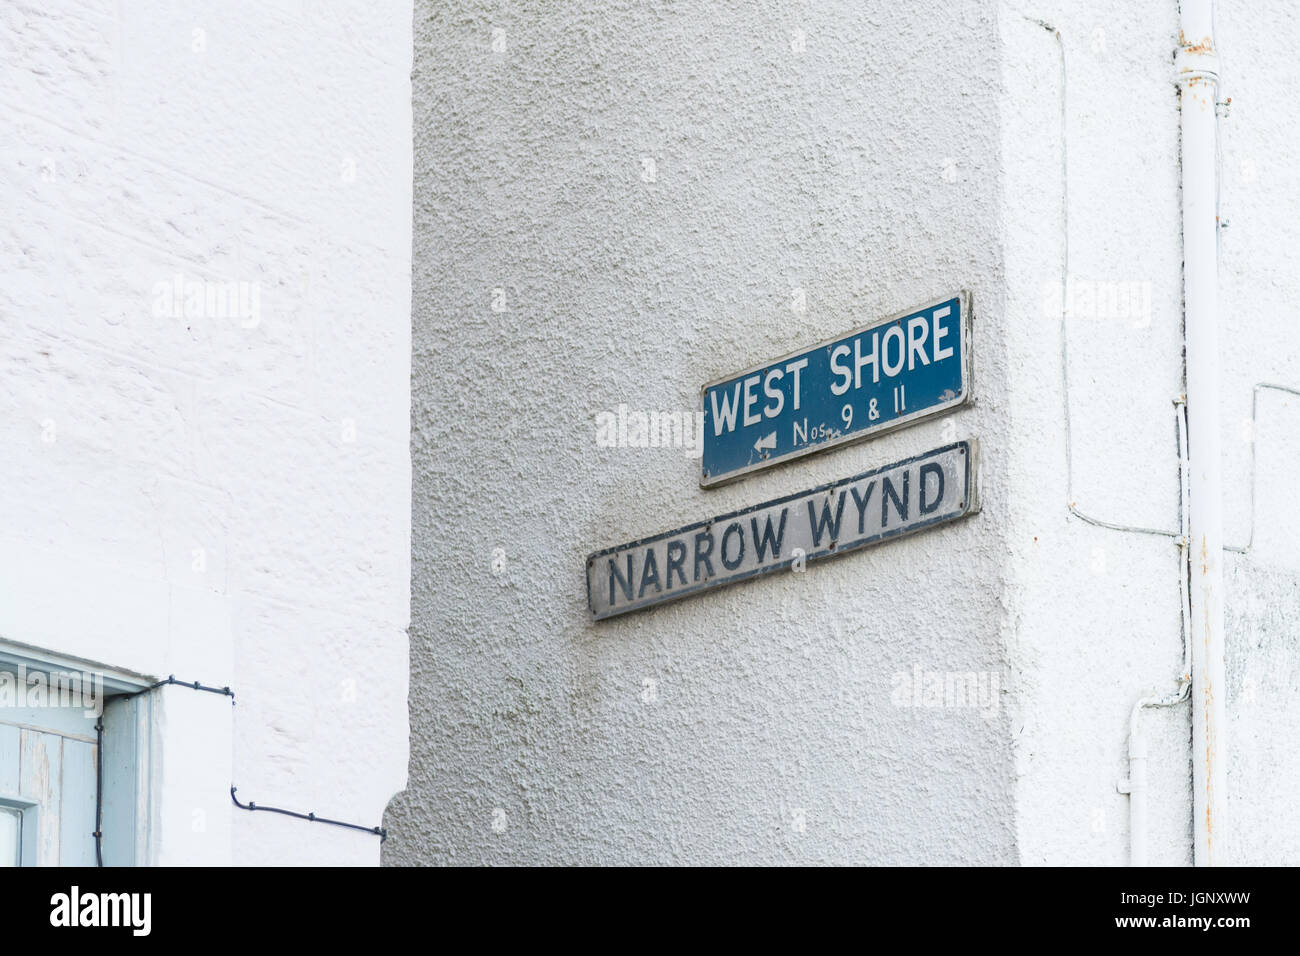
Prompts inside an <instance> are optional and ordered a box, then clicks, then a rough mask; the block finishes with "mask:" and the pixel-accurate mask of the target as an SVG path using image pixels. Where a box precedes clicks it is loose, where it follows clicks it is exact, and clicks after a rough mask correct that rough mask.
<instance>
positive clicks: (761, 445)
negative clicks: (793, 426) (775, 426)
mask: <svg viewBox="0 0 1300 956" xmlns="http://www.w3.org/2000/svg"><path fill="white" fill-rule="evenodd" d="M765 448H770V449H771V450H772V451H776V432H772V434H770V435H767V436H766V437H763V438H760V439H759V440H758V441H756V442H754V451H762V450H763V449H765Z"/></svg>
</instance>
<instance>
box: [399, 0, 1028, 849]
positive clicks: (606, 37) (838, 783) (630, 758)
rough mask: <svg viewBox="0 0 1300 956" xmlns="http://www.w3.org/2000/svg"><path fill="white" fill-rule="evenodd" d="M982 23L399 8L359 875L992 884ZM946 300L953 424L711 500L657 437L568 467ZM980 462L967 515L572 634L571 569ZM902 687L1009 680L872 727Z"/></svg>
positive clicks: (994, 659) (1003, 410)
mask: <svg viewBox="0 0 1300 956" xmlns="http://www.w3.org/2000/svg"><path fill="white" fill-rule="evenodd" d="M995 14H996V8H995V7H994V6H993V5H991V4H989V3H977V2H967V3H957V4H952V3H943V4H937V3H935V4H898V3H890V2H873V3H859V2H840V3H825V4H816V5H808V6H806V7H803V6H800V7H795V6H791V5H789V4H785V3H776V2H771V3H757V4H755V3H747V4H736V5H723V4H715V3H708V4H705V3H693V4H687V3H681V4H667V5H659V4H643V3H632V2H624V3H614V4H599V5H598V4H581V5H574V6H567V5H566V6H561V5H551V4H546V5H510V6H507V5H504V4H496V3H484V4H474V3H465V2H453V3H443V2H438V3H434V2H420V3H418V4H417V9H416V17H415V29H416V56H415V58H416V63H415V73H414V96H415V132H414V135H415V164H416V174H415V175H416V195H415V230H416V234H415V266H414V270H415V272H414V293H415V295H414V298H415V305H414V313H415V314H414V325H415V330H414V349H415V354H414V358H413V368H414V377H413V423H412V427H413V433H412V452H413V467H414V470H415V482H414V505H413V507H414V529H413V534H414V561H413V568H412V608H413V618H412V674H411V678H412V687H413V691H412V695H411V715H412V730H413V733H412V756H411V769H410V788H409V789H408V790H407V792H406V793H405V794H403V795H402V796H401V797H399V798H398V799H397V800H395V801H394V803H393V805H392V806H391V807H390V812H389V814H388V825H389V826H390V827H391V828H392V830H393V836H392V838H391V839H390V841H389V843H388V845H387V848H386V856H385V859H386V861H388V862H393V863H437V862H452V861H455V862H464V863H469V862H502V863H504V862H515V863H520V862H532V863H543V862H546V863H559V862H606V863H614V862H632V861H638V862H763V861H790V862H796V861H802V862H832V861H834V862H957V861H963V862H1006V861H1013V860H1014V859H1015V858H1016V855H1015V849H1014V822H1013V814H1012V795H1013V770H1014V767H1013V758H1012V745H1011V739H1012V735H1011V725H1012V713H1011V710H1012V708H1011V700H1012V697H1013V689H1012V688H1011V685H1010V684H1009V680H1010V676H1011V675H1010V672H1009V669H1008V667H1007V660H1006V654H1005V646H1004V644H1005V641H1006V640H1007V639H1008V632H1007V627H1008V619H1007V607H1006V600H1007V595H1006V585H1007V580H1006V576H1005V565H1006V561H1007V554H1008V542H1007V540H1006V538H1005V532H1004V531H1000V530H999V529H1003V528H1006V527H1007V525H1008V523H1009V514H1008V509H1009V507H1010V502H1009V499H1008V494H1007V490H1006V484H1005V482H1006V473H1007V465H1008V454H1009V447H1010V446H1009V432H1010V429H1011V427H1012V422H1013V409H1012V408H1011V407H1010V405H1009V402H1008V391H1007V384H1006V379H1007V374H1008V370H1007V363H1006V352H1005V348H1004V345H1003V338H1004V336H1003V332H1002V325H1003V280H1002V262H1001V258H1000V256H1001V253H1000V246H999V239H998V228H999V222H1000V220H999V216H1000V209H999V199H1000V196H999V179H998V169H999V160H998V154H999V150H1000V149H1001V143H1000V141H999V132H998V130H999V116H998V112H997V97H998V70H997V67H996V60H995V52H996V49H997V46H998V40H999V37H998V29H997V24H996V19H995ZM962 287H966V288H970V289H971V290H972V291H973V294H974V301H975V329H976V331H975V349H976V351H975V356H976V358H975V362H976V369H977V370H976V389H977V394H978V402H977V403H976V405H974V406H973V407H969V408H966V409H963V410H961V411H960V412H959V413H957V414H955V415H954V416H952V417H950V418H949V419H947V420H942V421H934V422H930V423H926V424H923V425H919V426H916V427H913V428H909V429H905V430H903V431H902V432H899V433H895V434H892V435H889V436H886V437H882V438H880V439H878V440H875V441H872V442H869V443H866V444H859V445H857V446H854V447H852V448H847V449H841V450H837V451H834V452H831V453H827V454H822V455H819V456H814V457H813V458H810V459H805V460H803V461H801V462H798V463H794V464H790V465H787V466H784V467H780V468H777V469H774V470H772V471H770V472H768V473H766V474H764V475H761V476H758V477H754V478H751V479H748V480H745V481H742V482H739V483H737V484H734V485H731V486H728V487H725V488H723V489H720V490H714V491H709V492H704V491H701V490H700V489H699V488H698V487H697V484H696V481H697V475H698V462H697V461H696V460H695V459H693V458H691V457H689V456H688V455H687V454H686V453H685V452H684V451H683V450H682V449H679V448H617V447H616V448H601V447H598V446H597V443H596V430H595V419H596V416H597V414H598V413H600V412H602V411H606V410H613V409H615V408H616V407H617V406H618V405H619V404H620V403H627V404H628V405H629V406H630V407H631V408H633V409H640V410H645V411H649V410H664V411H670V410H680V411H693V410H695V409H696V407H697V404H698V394H699V387H700V385H701V384H702V383H704V382H705V381H708V380H710V379H712V378H714V377H716V376H718V375H720V374H723V373H727V372H731V371H735V370H739V369H741V368H743V367H745V366H747V365H749V364H751V363H757V362H760V361H762V360H764V359H768V358H774V357H776V356H778V355H781V354H783V353H785V352H787V351H789V350H791V349H793V348H796V347H798V346H802V345H809V344H812V343H815V342H817V341H818V340H820V339H822V338H825V337H829V336H830V335H832V334H835V333H839V332H843V331H847V330H849V329H851V328H853V327H854V326H856V325H859V324H861V323H863V322H865V321H867V320H869V319H872V318H875V317H883V316H885V315H887V314H889V313H891V312H894V311H898V310H902V309H905V308H907V307H909V306H912V305H915V304H919V303H921V302H924V301H926V300H929V299H931V298H933V297H935V296H937V295H940V294H943V293H946V292H949V291H953V290H956V289H959V288H962ZM797 290H802V294H803V296H805V297H806V302H807V307H806V310H805V311H800V310H798V309H796V308H795V306H796V305H797V304H798V293H797ZM972 436H973V437H978V438H979V439H980V440H981V441H982V442H983V443H984V449H985V462H984V512H983V514H981V515H978V516H976V517H974V518H972V519H970V520H968V521H966V522H965V523H962V524H960V525H958V526H953V527H949V528H946V529H943V530H939V531H935V532H931V533H928V534H925V535H922V536H919V537H916V538H912V539H908V540H904V541H899V542H895V543H891V544H889V545H887V546H885V547H882V548H879V549H875V550H870V551H867V552H863V553H859V554H856V555H852V556H848V557H845V558H841V559H838V560H836V561H832V562H828V563H825V564H821V565H814V566H813V567H811V568H810V569H809V570H808V572H807V573H806V574H803V575H795V574H790V575H785V576H781V577H778V578H774V579H764V580H761V581H757V582H753V583H750V584H746V585H742V586H739V587H734V588H730V589H726V590H722V591H716V592H713V593H711V594H708V595H704V596H701V597H697V598H693V599H691V600H688V601H683V602H680V603H678V604H675V605H670V606H667V607H662V608H660V609H657V610H654V611H651V612H649V613H643V614H637V615H631V616H629V617H626V618H621V619H617V620H614V621H610V622H606V623H603V624H601V625H599V626H597V625H593V624H591V623H590V621H589V615H588V612H587V608H586V600H585V593H584V587H585V585H584V575H583V567H584V561H585V558H586V555H587V554H588V553H589V552H590V551H592V550H594V549H596V548H599V547H603V546H607V545H611V544H617V543H621V542H624V541H628V540H631V539H633V538H635V537H639V536H643V535H646V534H651V533H654V532H658V531H662V530H667V529H669V528H672V527H675V526H678V525H681V524H683V523H685V522H688V521H691V520H694V519H697V518H702V517H707V516H710V515H713V514H718V513H722V512H725V511H728V510H731V509H734V508H737V507H742V506H744V505H747V504H750V503H754V502H758V501H762V500H765V499H767V498H770V497H774V496H777V495H780V494H785V493H790V492H794V491H798V490H801V489H805V488H809V487H812V486H814V485H816V484H819V483H822V482H825V481H828V480H831V479H835V478H840V477H844V476H847V475H851V474H854V473H856V472H859V471H862V470H865V469H866V468H868V467H871V466H874V465H878V464H883V463H886V462H889V461H893V460H897V459H899V458H902V457H905V456H907V455H909V454H912V453H916V452H919V451H923V450H926V449H929V448H933V447H936V446H937V445H939V444H941V443H942V442H944V441H945V440H950V439H952V438H954V437H972ZM498 549H499V550H498ZM914 666H919V667H921V668H922V669H923V670H926V671H932V672H977V673H982V674H983V675H985V679H986V681H987V680H997V681H998V688H999V693H998V694H997V697H996V700H995V702H994V704H993V706H992V707H991V708H990V709H989V712H988V713H987V714H984V713H981V712H979V711H977V710H973V709H962V708H948V709H943V708H938V709H926V708H920V709H916V708H911V707H904V706H896V705H895V704H894V703H892V702H891V692H892V691H893V689H894V687H895V675H897V674H910V673H911V671H912V669H913V667H914Z"/></svg>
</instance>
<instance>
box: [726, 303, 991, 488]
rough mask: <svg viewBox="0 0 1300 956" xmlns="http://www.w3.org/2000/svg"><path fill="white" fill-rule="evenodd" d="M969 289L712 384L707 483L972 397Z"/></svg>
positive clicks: (853, 438) (730, 478) (886, 427)
mask: <svg viewBox="0 0 1300 956" xmlns="http://www.w3.org/2000/svg"><path fill="white" fill-rule="evenodd" d="M970 371H971V343H970V293H968V292H960V293H956V294H954V295H950V296H947V297H946V298H943V299H939V300H937V301H934V302H931V303H929V304H927V305H923V306H921V307H919V308H916V309H912V310H911V311H908V312H902V313H900V314H898V315H894V316H890V317H889V318H887V319H882V320H880V321H878V322H874V323H872V324H871V325H867V326H864V327H863V328H860V329H858V330H857V331H855V332H850V333H849V334H847V335H842V336H839V337H838V338H834V339H831V340H829V341H827V342H823V343H821V344H820V345H816V346H813V347H812V348H810V349H804V350H802V351H799V352H792V353H791V354H790V355H787V356H785V357H784V358H780V359H777V360H775V361H773V362H768V363H766V364H763V365H758V366H755V367H754V368H751V369H748V370H747V371H744V372H741V373H739V374H738V375H731V376H728V377H727V378H723V379H719V380H717V381H715V382H710V383H709V384H708V385H705V386H704V388H703V390H702V392H701V397H702V401H703V405H704V412H703V414H704V449H703V455H702V456H701V459H700V485H701V486H702V487H705V488H709V487H712V486H714V485H720V484H724V483H726V482H728V481H734V480H735V479H737V478H739V477H741V476H742V475H745V474H748V473H749V472H751V471H757V470H758V469H760V468H767V467H769V466H771V465H775V464H777V463H779V462H783V461H790V460H792V459H794V458H798V457H800V456H802V455H808V454H811V453H813V452H815V451H822V450H824V449H827V448H833V447H834V446H836V445H842V444H844V443H845V442H850V441H858V440H859V439H862V438H866V437H868V436H873V435H878V434H880V433H881V432H885V431H888V430H890V429H892V428H898V427H899V426H901V425H906V424H908V423H910V422H914V421H917V420H919V419H922V418H927V417H929V416H931V415H937V414H940V413H941V412H945V411H947V410H948V409H951V408H955V407H956V406H958V405H962V404H965V403H966V402H968V401H970V397H971V382H970Z"/></svg>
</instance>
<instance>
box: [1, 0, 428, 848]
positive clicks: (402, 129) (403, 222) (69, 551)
mask: <svg viewBox="0 0 1300 956" xmlns="http://www.w3.org/2000/svg"><path fill="white" fill-rule="evenodd" d="M410 12H411V11H410V6H409V4H406V3H400V2H398V3H394V2H385V3H380V4H374V3H368V2H366V0H346V2H345V0H303V2H301V3H294V2H284V3H278V4H266V3H261V2H231V3H221V4H215V5H214V4H209V3H199V2H174V0H165V2H164V0H149V2H134V0H133V2H130V3H116V4H115V3H98V4H95V3H81V2H73V0H40V2H30V3H29V2H14V3H7V4H6V5H5V7H4V9H3V11H0V63H3V68H2V69H0V103H2V104H3V107H4V111H5V116H6V119H5V126H6V136H5V139H4V144H3V147H2V148H0V149H2V156H0V159H2V162H0V196H2V197H3V208H4V210H5V215H4V222H3V225H0V259H3V262H4V272H5V279H4V282H3V284H0V330H2V331H0V408H2V409H3V412H4V414H3V415H0V435H2V436H3V438H2V440H3V446H4V448H5V453H4V454H3V456H0V489H3V494H0V581H2V582H3V584H2V585H0V638H4V639H6V640H10V641H15V642H21V643H25V644H30V645H35V646H37V647H40V648H44V649H46V650H49V651H57V652H60V653H64V654H72V655H77V656H80V657H83V658H86V659H89V660H92V661H97V662H101V663H103V664H107V665H112V666H115V667H121V668H127V669H132V670H135V671H138V672H142V673H145V674H150V675H162V676H166V675H168V674H176V675H177V676H178V677H180V678H183V679H186V680H201V681H203V682H205V683H208V684H214V685H218V686H221V685H226V684H229V685H231V686H232V687H234V688H235V690H236V692H237V694H238V700H239V707H238V709H237V710H236V711H235V712H234V715H233V725H232V713H231V708H230V706H229V704H228V703H227V702H226V701H225V700H224V699H222V698H219V697H215V696H209V695H205V694H195V693H193V692H190V691H184V690H178V689H167V690H164V691H161V692H160V694H161V695H162V697H163V710H164V718H163V721H162V739H161V740H160V754H159V757H160V767H159V768H158V770H159V772H160V773H161V778H160V780H161V782H160V783H159V792H158V794H157V798H158V804H157V807H158V813H159V817H158V818H157V819H156V820H155V832H154V833H153V837H154V846H155V859H156V860H157V861H160V862H172V863H188V862H200V861H207V862H231V861H233V862H235V863H374V862H377V861H378V859H379V841H378V840H377V839H375V838H374V837H371V836H367V835H364V834H357V833H351V832H348V831H343V830H333V829H331V828H327V827H315V828H311V829H309V828H308V825H307V824H304V823H299V822H296V821H291V820H287V819H285V818H282V817H275V816H271V815H269V814H264V815H249V814H244V813H234V812H232V810H231V804H230V798H229V786H230V781H231V776H232V762H233V777H234V781H235V783H236V784H237V785H238V786H239V787H240V795H241V797H242V798H244V799H252V800H256V801H258V802H260V803H264V804H267V805H277V806H287V807H293V808H302V809H304V810H315V811H317V812H319V813H321V814H322V815H328V816H331V817H335V818H342V819H347V820H359V821H362V822H366V823H375V824H377V823H378V822H379V821H380V818H381V814H382V813H383V809H384V806H385V804H386V803H387V802H388V799H389V798H390V797H391V795H392V794H393V793H394V792H395V791H397V790H399V789H401V787H402V786H403V785H404V781H405V765H406V746H405V743H406V730H407V725H406V718H407V715H406V699H405V690H406V679H407V673H408V670H407V645H406V637H405V633H404V631H405V627H406V624H407V620H408V611H409V604H408V594H409V592H408V590H407V587H408V579H409V553H410V546H409V541H410V538H409V500H410V499H409V475H410V471H409V461H408V458H407V447H408V440H409V423H408V402H409V392H408V382H409V356H410V352H409V349H410V338H409V321H408V316H409V298H410V296H409V291H410V281H409V268H408V267H409V261H410V218H409V210H410V199H411V193H410V111H409V95H410V94H409V75H408V74H409V67H410V56H411V54H410V39H411V32H410V22H411V21H410ZM176 276H180V277H181V281H182V282H194V281H196V280H206V281H212V282H242V283H248V284H249V285H247V286H245V290H246V291H245V296H246V297H245V300H244V302H245V305H246V306H248V308H247V309H246V311H245V312H243V313H237V314H236V315H235V316H233V317H231V316H228V315H226V314H224V313H222V312H221V310H220V309H219V308H217V307H216V305H217V304H216V302H215V300H214V303H213V305H214V307H213V308H212V309H209V308H208V307H207V305H206V303H204V305H203V307H202V308H201V309H197V310H190V311H189V312H188V313H187V312H186V311H185V309H184V307H183V305H182V306H181V307H180V308H179V311H178V313H171V312H169V311H168V308H167V305H166V303H165V301H161V300H160V298H159V295H158V292H157V289H156V285H157V284H158V283H163V284H164V285H165V284H167V283H170V282H172V281H173V279H174V277H176ZM254 289H256V291H257V295H258V307H257V313H256V315H254V314H253V310H252V294H253V290H254ZM194 304H195V305H196V306H197V305H198V302H195V303H194ZM241 319H243V321H241ZM185 695H188V696H185ZM199 811H202V815H200V813H199ZM200 823H202V824H204V826H202V827H200V826H199V825H198V824H200Z"/></svg>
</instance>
